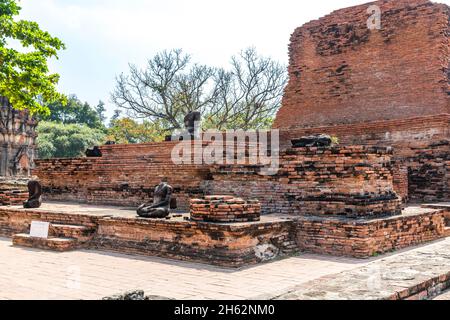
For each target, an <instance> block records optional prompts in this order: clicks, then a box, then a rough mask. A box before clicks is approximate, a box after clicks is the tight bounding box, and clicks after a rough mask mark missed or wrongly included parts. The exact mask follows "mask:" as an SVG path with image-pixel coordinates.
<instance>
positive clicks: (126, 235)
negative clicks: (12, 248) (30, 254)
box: [0, 203, 298, 267]
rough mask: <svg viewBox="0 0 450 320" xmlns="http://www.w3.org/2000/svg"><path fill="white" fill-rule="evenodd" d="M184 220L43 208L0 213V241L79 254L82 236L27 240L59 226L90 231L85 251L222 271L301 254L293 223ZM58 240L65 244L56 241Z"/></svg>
mask: <svg viewBox="0 0 450 320" xmlns="http://www.w3.org/2000/svg"><path fill="white" fill-rule="evenodd" d="M185 217H188V216H187V215H183V216H181V217H173V218H172V219H170V220H166V219H156V220H148V219H141V218H136V213H135V211H133V210H126V209H124V208H114V207H98V206H79V205H76V204H68V203H67V204H63V203H61V204H55V205H52V204H44V205H43V207H42V208H40V209H22V208H19V207H0V236H6V237H14V243H15V244H16V245H25V246H28V247H37V248H44V249H54V250H58V251H63V250H69V249H74V248H79V247H77V246H76V245H77V243H74V242H73V241H70V240H71V239H74V238H75V239H76V238H77V237H78V238H79V234H75V235H73V234H68V233H64V234H58V233H53V231H52V233H51V239H49V240H39V239H30V238H29V237H27V236H26V234H28V233H29V229H30V224H31V222H32V221H46V222H50V223H51V224H52V225H53V227H52V228H51V230H54V228H55V226H56V228H58V226H59V225H61V224H63V225H71V226H83V227H85V228H86V230H89V235H88V236H89V239H85V242H83V247H84V248H90V249H98V250H104V251H114V252H122V253H126V254H140V255H149V256H159V257H165V258H172V259H178V260H185V261H194V262H202V263H207V264H213V265H219V266H223V267H241V266H245V265H251V264H256V263H260V262H264V261H270V260H273V259H275V258H277V257H282V256H285V255H289V254H292V253H295V252H297V251H298V248H297V246H296V244H295V240H294V230H295V223H294V221H293V220H290V219H285V218H280V217H278V216H266V217H263V218H262V219H261V221H260V222H247V223H234V224H223V223H203V222H194V221H186V220H185V219H184V218H185ZM59 229H60V228H59ZM74 232H76V231H74ZM57 235H60V236H64V238H59V239H55V236H57ZM91 235H92V236H91ZM78 240H79V239H78ZM79 244H80V243H79V242H78V245H79Z"/></svg>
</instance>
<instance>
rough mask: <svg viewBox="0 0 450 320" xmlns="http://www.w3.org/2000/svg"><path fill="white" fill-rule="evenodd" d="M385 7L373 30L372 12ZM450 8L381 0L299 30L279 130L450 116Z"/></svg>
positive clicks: (409, 0)
mask: <svg viewBox="0 0 450 320" xmlns="http://www.w3.org/2000/svg"><path fill="white" fill-rule="evenodd" d="M371 5H377V6H379V7H380V9H381V29H380V30H376V29H375V30H370V29H369V28H368V27H367V21H368V19H369V17H370V16H371V13H370V14H369V13H368V12H367V10H368V8H369V6H371ZM448 34H449V7H448V6H446V5H444V4H436V3H432V2H430V1H427V0H383V1H376V2H372V3H369V4H365V5H360V6H355V7H350V8H346V9H341V10H337V11H335V12H333V13H331V14H329V15H327V16H325V17H323V18H321V19H319V20H314V21H311V22H309V23H307V24H305V25H303V26H302V27H300V28H298V29H297V30H295V32H294V33H293V35H292V37H291V43H290V47H289V54H290V65H289V76H290V81H289V84H288V86H287V88H286V91H285V95H284V99H283V103H282V105H283V106H282V108H281V109H280V111H279V112H278V115H277V118H276V121H275V127H276V128H283V129H288V128H289V129H293V128H299V127H300V128H305V127H320V126H328V125H341V124H359V123H367V122H373V121H383V120H396V119H398V120H400V119H409V118H414V117H421V116H433V115H439V114H448V113H449V111H450V105H449V96H448V92H449V91H450V90H449V74H450V73H449V62H450V52H449V43H448Z"/></svg>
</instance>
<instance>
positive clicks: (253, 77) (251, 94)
mask: <svg viewBox="0 0 450 320" xmlns="http://www.w3.org/2000/svg"><path fill="white" fill-rule="evenodd" d="M286 83H287V72H286V67H285V66H283V65H281V64H280V63H278V62H276V61H273V60H272V59H270V58H265V57H261V56H259V55H258V53H257V52H256V50H255V49H254V48H249V49H246V50H244V51H242V52H241V53H240V55H239V56H237V57H232V59H231V71H229V72H227V71H225V70H219V71H218V72H217V74H216V85H217V86H218V92H219V94H218V97H219V98H218V99H217V100H216V102H217V105H216V106H214V108H213V109H214V110H213V115H214V116H213V117H211V119H212V120H213V121H212V122H213V123H214V125H215V126H216V128H218V129H244V130H248V129H260V128H263V127H265V126H267V125H268V123H269V122H271V121H272V119H273V116H274V115H275V113H276V111H277V110H278V108H279V107H280V105H281V98H282V96H283V92H284V88H285V86H286Z"/></svg>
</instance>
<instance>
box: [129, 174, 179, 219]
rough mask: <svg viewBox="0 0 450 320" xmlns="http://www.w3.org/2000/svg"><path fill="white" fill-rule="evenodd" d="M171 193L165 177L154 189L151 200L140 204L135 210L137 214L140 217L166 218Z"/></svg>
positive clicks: (168, 211)
mask: <svg viewBox="0 0 450 320" xmlns="http://www.w3.org/2000/svg"><path fill="white" fill-rule="evenodd" d="M172 193H173V188H172V187H171V186H170V185H169V184H168V183H167V179H163V181H162V182H161V183H160V184H159V185H158V186H157V187H156V189H155V193H154V195H153V202H152V203H144V204H143V205H141V206H140V207H139V208H138V210H137V214H138V215H139V216H140V217H141V218H151V219H158V218H166V217H167V216H169V214H170V204H171V199H172Z"/></svg>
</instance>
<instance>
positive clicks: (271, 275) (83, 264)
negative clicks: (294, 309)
mask: <svg viewBox="0 0 450 320" xmlns="http://www.w3.org/2000/svg"><path fill="white" fill-rule="evenodd" d="M0 270H1V272H0V299H100V298H102V297H104V296H110V295H114V294H119V293H123V292H124V291H129V290H136V289H141V290H145V293H146V294H147V295H156V296H162V297H168V298H175V299H255V298H263V299H269V298H270V299H273V298H282V299H378V298H382V297H386V296H389V295H392V294H393V293H394V292H396V290H403V289H405V288H407V287H408V286H410V285H414V284H417V283H420V282H421V281H423V280H425V279H431V277H433V276H436V275H437V274H441V273H443V274H445V273H447V272H450V239H447V240H443V241H439V242H435V243H432V244H428V245H426V246H423V247H419V248H415V249H412V250H405V251H403V252H398V253H395V254H392V255H390V256H387V257H382V258H378V259H372V260H371V261H369V260H356V259H347V258H336V257H329V256H318V255H310V254H305V255H301V256H298V257H292V258H288V259H283V260H280V261H275V262H272V263H268V264H263V265H258V266H254V267H250V268H245V269H238V270H230V269H222V268H218V267H212V266H207V265H200V264H194V263H186V262H179V261H173V260H166V259H160V258H151V257H136V256H126V255H121V254H111V253H102V252H96V251H83V250H82V251H74V252H66V253H55V252H49V251H40V250H35V249H25V248H17V247H12V246H11V240H10V239H1V238H0Z"/></svg>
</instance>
